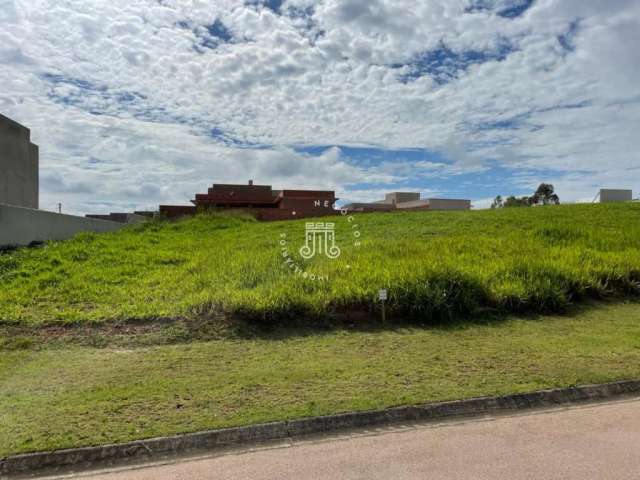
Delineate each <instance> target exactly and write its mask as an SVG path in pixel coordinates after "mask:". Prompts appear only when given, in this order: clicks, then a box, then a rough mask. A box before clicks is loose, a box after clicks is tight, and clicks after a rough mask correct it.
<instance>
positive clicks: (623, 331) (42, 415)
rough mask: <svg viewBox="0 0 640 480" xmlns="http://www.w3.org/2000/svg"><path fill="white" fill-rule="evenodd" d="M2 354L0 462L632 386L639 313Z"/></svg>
mask: <svg viewBox="0 0 640 480" xmlns="http://www.w3.org/2000/svg"><path fill="white" fill-rule="evenodd" d="M34 347H38V348H32V349H22V350H14V351H7V350H4V351H3V350H1V349H0V457H2V456H4V455H7V454H12V453H17V452H27V451H33V450H47V449H57V448H64V447H71V446H79V445H93V444H100V443H109V442H119V441H126V440H133V439H139V438H144V437H151V436H156V435H165V434H174V433H178V432H189V431H195V430H201V429H209V428H216V427H224V426H231V425H242V424H249V423H254V422H263V421H269V420H278V419H285V418H294V417H302V416H308V415H319V414H327V413H335V412H342V411H352V410H362V409H370V408H381V407H388V406H392V405H401V404H414V403H422V402H429V401H436V400H445V399H457V398H465V397H471V396H478V395H495V394H506V393H513V392H524V391H531V390H537V389H541V388H546V387H561V386H568V385H573V384H584V383H593V382H606V381H610V380H616V379H623V378H638V377H640V305H639V304H616V305H609V306H606V305H601V306H594V307H592V308H590V309H587V310H584V311H582V312H580V313H578V314H575V315H570V316H562V317H538V318H533V317H532V318H529V319H522V318H510V319H506V320H504V321H499V322H492V323H487V324H455V325H449V326H441V327H429V328H403V329H397V330H387V331H381V330H377V331H368V332H367V331H353V330H352V331H344V330H332V331H328V332H324V333H322V332H318V331H315V332H313V331H309V332H307V334H306V335H305V334H304V332H297V334H296V335H293V334H292V332H290V331H282V332H279V333H278V332H277V331H276V332H273V333H272V334H271V335H268V336H265V335H263V336H255V337H254V338H245V339H242V340H240V339H236V340H219V341H211V342H192V343H183V344H176V345H163V346H151V347H134V348H121V347H114V346H107V347H104V348H100V349H96V348H86V347H78V346H69V345H67V346H66V347H65V348H40V347H41V346H37V345H34Z"/></svg>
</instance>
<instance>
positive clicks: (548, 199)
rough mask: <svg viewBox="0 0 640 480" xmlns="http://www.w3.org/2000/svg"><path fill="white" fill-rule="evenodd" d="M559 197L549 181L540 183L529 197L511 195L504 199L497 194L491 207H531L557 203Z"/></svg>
mask: <svg viewBox="0 0 640 480" xmlns="http://www.w3.org/2000/svg"><path fill="white" fill-rule="evenodd" d="M559 204H560V197H558V195H556V193H555V191H554V188H553V185H551V184H550V183H541V184H540V186H539V187H538V189H537V190H536V191H535V192H534V194H533V195H531V196H530V197H527V196H524V197H515V196H513V195H511V196H510V197H507V198H506V199H503V198H502V195H498V196H497V197H496V198H494V199H493V203H492V204H491V208H503V207H532V206H534V205H559Z"/></svg>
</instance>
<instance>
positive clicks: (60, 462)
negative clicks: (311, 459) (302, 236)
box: [0, 380, 640, 475]
mask: <svg viewBox="0 0 640 480" xmlns="http://www.w3.org/2000/svg"><path fill="white" fill-rule="evenodd" d="M634 393H640V380H627V381H620V382H613V383H605V384H600V385H584V386H577V387H568V388H559V389H553V390H541V391H537V392H531V393H521V394H515V395H506V396H502V397H479V398H470V399H467V400H456V401H450V402H440V403H431V404H426V405H416V406H407V407H395V408H388V409H384V410H372V411H365V412H353V413H343V414H339V415H328V416H323V417H312V418H302V419H298V420H289V421H282V422H273V423H265V424H259V425H251V426H246V427H235V428H224V429H220V430H210V431H205V432H197V433H189V434H184V435H176V436H172V437H158V438H150V439H147V440H139V441H134V442H127V443H120V444H113V445H102V446H97V447H84V448H72V449H68V450H57V451H52V452H36V453H27V454H23V455H15V456H11V457H7V458H4V459H2V460H0V474H3V475H16V474H25V473H31V472H35V471H37V470H43V469H56V468H63V467H64V468H71V467H78V468H87V467H90V466H91V465H92V464H95V463H100V462H107V461H118V460H125V459H132V458H136V457H140V458H142V457H153V456H154V455H166V454H175V453H181V452H187V451H189V450H196V449H198V450H200V449H214V448H216V447H228V446H232V445H240V444H247V443H256V442H260V441H266V440H277V439H284V438H289V437H297V436H302V435H308V434H313V433H323V432H336V431H339V430H346V429H350V428H357V427H371V426H379V425H388V424H393V423H401V422H413V421H425V420H438V419H445V418H451V417H458V416H473V415H483V414H487V413H497V412H503V411H514V410H526V409H529V408H539V407H549V406H557V405H563V404H572V403H581V402H587V401H596V400H604V399H609V398H614V397H618V396H621V395H630V394H634Z"/></svg>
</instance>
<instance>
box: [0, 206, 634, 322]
mask: <svg viewBox="0 0 640 480" xmlns="http://www.w3.org/2000/svg"><path fill="white" fill-rule="evenodd" d="M324 220H326V219H324ZM331 220H332V221H335V222H336V230H337V233H336V237H337V241H338V244H339V246H340V248H341V249H342V254H341V256H340V257H339V258H338V259H336V260H329V259H327V258H326V257H323V256H320V255H317V256H316V257H314V258H313V259H311V260H309V261H303V260H302V259H301V258H300V256H299V254H298V253H297V249H298V248H299V247H300V246H301V245H302V242H303V238H304V223H305V220H302V221H290V222H274V223H258V222H255V221H253V220H251V219H249V218H246V217H242V216H229V215H203V216H199V217H196V218H192V219H187V220H184V221H180V222H174V223H171V222H152V223H149V224H145V225H139V226H135V227H131V228H127V229H124V230H122V231H119V232H114V233H107V234H100V235H97V234H81V235H79V236H78V237H76V238H75V239H73V240H70V241H65V242H51V243H49V244H47V245H46V246H45V247H43V248H31V249H28V248H23V249H19V250H17V251H14V252H9V253H4V254H1V255H0V324H4V325H23V326H41V325H55V324H69V323H88V324H91V323H104V322H110V323H114V322H115V323H117V322H127V321H131V320H138V321H140V320H142V321H145V320H149V321H152V320H154V319H166V318H173V319H176V318H188V319H198V318H205V317H206V318H215V317H216V316H226V317H229V318H237V317H242V318H247V319H252V320H257V321H259V322H261V323H277V322H285V323H286V322H295V321H298V320H300V319H303V320H304V321H307V320H319V321H335V320H336V319H341V318H344V317H347V318H349V317H352V318H358V313H364V314H365V315H366V314H370V313H371V310H372V308H373V306H374V303H375V298H376V293H377V291H378V289H380V288H387V289H388V290H389V301H388V308H389V312H390V316H391V318H395V319H400V318H401V319H406V318H413V319H417V320H418V321H420V322H430V321H442V320H444V321H447V320H449V319H452V318H455V317H457V316H468V315H473V314H476V313H477V312H478V311H484V310H490V311H495V312H501V313H518V312H562V311H563V310H565V309H566V308H567V307H568V306H569V305H570V304H571V303H573V302H578V301H582V300H584V299H588V298H596V299H597V298H606V297H608V296H612V295H625V296H629V295H635V294H637V293H638V292H639V291H640V204H634V203H628V204H608V205H563V206H557V207H556V206H553V207H540V208H520V209H518V208H513V209H500V210H489V211H477V212H475V211H471V212H403V213H393V214H388V213H387V214H384V213H381V214H378V213H376V214H361V215H355V220H354V222H352V223H349V222H348V221H347V220H346V218H344V217H334V218H332V219H331ZM355 225H357V229H354V228H353V227H354V226H355ZM355 231H358V232H359V233H360V238H359V239H358V240H360V241H361V245H360V246H359V247H358V246H355V245H354V241H355V237H354V235H355V233H354V232H355ZM283 234H284V235H286V237H287V240H288V242H289V247H290V252H291V254H292V256H293V257H295V260H296V261H297V262H299V264H300V265H303V266H304V267H305V269H306V270H307V271H308V272H313V273H315V274H317V275H323V276H327V277H328V280H327V281H317V280H316V281H313V280H310V279H309V278H303V277H302V276H300V275H296V274H294V273H292V272H291V271H290V270H289V269H288V268H286V267H285V266H284V264H283V258H282V255H281V248H280V245H279V241H280V239H281V236H282V235H283Z"/></svg>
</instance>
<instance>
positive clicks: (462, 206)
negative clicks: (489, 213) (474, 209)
mask: <svg viewBox="0 0 640 480" xmlns="http://www.w3.org/2000/svg"><path fill="white" fill-rule="evenodd" d="M427 202H429V209H430V210H471V200H456V199H450V198H429V199H427Z"/></svg>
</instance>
